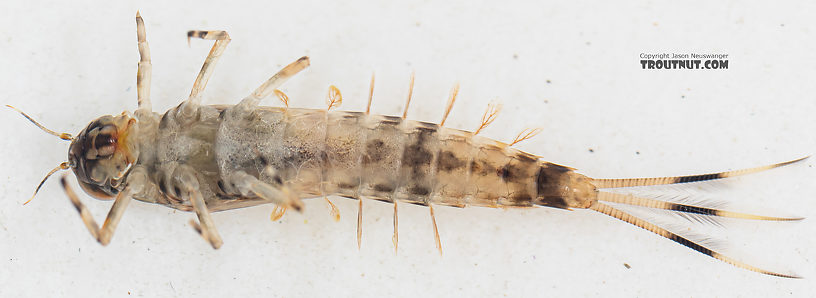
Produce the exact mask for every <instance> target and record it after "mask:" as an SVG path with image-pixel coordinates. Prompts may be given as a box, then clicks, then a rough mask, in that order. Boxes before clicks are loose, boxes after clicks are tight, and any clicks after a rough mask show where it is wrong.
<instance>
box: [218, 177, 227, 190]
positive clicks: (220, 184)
mask: <svg viewBox="0 0 816 298" xmlns="http://www.w3.org/2000/svg"><path fill="white" fill-rule="evenodd" d="M215 184H216V185H218V189H219V190H221V192H223V193H227V191H226V190H224V182H223V181H221V179H218V181H217V182H216V183H215Z"/></svg>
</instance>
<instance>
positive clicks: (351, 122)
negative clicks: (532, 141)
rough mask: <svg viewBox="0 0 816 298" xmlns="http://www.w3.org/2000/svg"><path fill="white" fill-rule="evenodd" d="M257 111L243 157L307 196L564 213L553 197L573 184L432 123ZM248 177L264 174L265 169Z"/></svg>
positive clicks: (532, 161)
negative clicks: (259, 161)
mask: <svg viewBox="0 0 816 298" xmlns="http://www.w3.org/2000/svg"><path fill="white" fill-rule="evenodd" d="M256 113H257V115H256V117H254V118H253V119H251V120H249V122H248V123H247V124H246V125H239V126H248V127H245V128H243V129H244V130H245V131H244V133H246V130H249V131H250V133H249V134H248V135H254V136H252V137H250V138H249V139H248V140H247V142H248V143H255V144H256V145H249V146H244V147H243V148H242V149H241V150H240V151H242V152H243V154H242V155H244V156H247V155H250V156H251V155H256V154H260V155H261V156H262V157H263V159H264V160H266V161H268V162H269V165H271V166H272V167H274V168H275V169H277V175H279V176H280V178H281V179H282V180H283V181H285V182H286V183H287V184H289V185H290V187H291V188H292V189H293V190H295V191H297V192H298V193H300V194H302V196H304V197H310V196H317V195H332V194H337V195H341V196H346V197H351V198H361V197H365V198H372V199H378V200H382V201H389V202H390V201H394V200H399V201H404V202H410V203H414V204H420V205H427V204H429V203H430V204H441V205H449V206H459V207H464V206H466V205H476V206H488V207H497V206H519V207H526V206H533V205H535V204H543V205H551V206H555V207H562V206H558V205H559V204H558V203H557V202H558V201H559V200H560V199H559V198H553V196H555V197H560V196H561V195H562V188H561V187H559V185H561V184H565V183H568V181H569V179H568V178H569V177H568V176H567V175H566V173H567V172H571V170H569V169H567V168H564V167H560V166H557V165H554V164H550V163H545V162H540V161H539V160H538V157H536V156H534V155H531V154H528V153H525V152H522V151H519V150H516V149H512V148H509V147H508V146H507V145H506V144H504V143H500V142H497V141H494V140H491V139H488V138H484V137H479V136H473V135H472V133H470V132H466V131H461V130H456V129H449V128H444V127H439V126H438V125H437V124H433V123H425V122H418V121H410V120H404V119H402V118H400V117H391V116H380V115H366V114H364V113H359V112H327V111H324V110H310V109H293V108H290V109H278V108H261V109H259V110H257V111H256ZM234 128H236V129H238V127H234ZM253 131H254V132H255V133H252V132H253ZM221 132H224V130H222V131H221ZM253 138H254V140H252V139H253ZM247 142H242V143H247ZM253 146H258V148H251V147H253ZM253 153H256V154H253ZM233 162H234V161H233ZM219 163H220V164H221V165H226V164H227V162H225V161H220V162H219ZM244 164H248V162H247V161H245V162H244ZM249 164H252V163H251V162H250V163H249ZM222 170H228V169H223V168H222ZM245 170H246V169H245ZM248 172H250V173H252V172H255V173H259V175H261V176H262V173H260V172H262V171H260V169H257V170H255V171H248ZM261 178H262V180H263V177H261ZM547 197H549V198H547ZM547 200H550V201H553V200H555V202H556V204H553V203H552V202H548V201H547Z"/></svg>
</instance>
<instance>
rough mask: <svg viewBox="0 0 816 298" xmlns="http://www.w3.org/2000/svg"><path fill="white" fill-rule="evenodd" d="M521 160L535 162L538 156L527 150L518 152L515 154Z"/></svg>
mask: <svg viewBox="0 0 816 298" xmlns="http://www.w3.org/2000/svg"><path fill="white" fill-rule="evenodd" d="M515 157H516V158H518V159H519V160H520V161H522V162H537V161H538V157H537V156H535V155H532V154H530V153H527V152H519V153H517V154H516V156H515Z"/></svg>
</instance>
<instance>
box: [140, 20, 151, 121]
mask: <svg viewBox="0 0 816 298" xmlns="http://www.w3.org/2000/svg"><path fill="white" fill-rule="evenodd" d="M136 38H137V40H138V43H139V68H138V70H137V71H136V94H137V99H138V104H139V110H145V111H151V110H152V109H153V108H152V106H151V105H150V77H151V74H152V72H153V65H152V64H151V63H150V47H149V46H148V44H147V37H146V34H145V25H144V20H142V16H141V15H139V12H138V11H137V12H136Z"/></svg>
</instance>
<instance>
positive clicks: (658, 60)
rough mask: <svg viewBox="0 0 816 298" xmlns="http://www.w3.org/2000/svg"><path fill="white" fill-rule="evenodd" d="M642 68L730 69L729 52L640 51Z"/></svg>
mask: <svg viewBox="0 0 816 298" xmlns="http://www.w3.org/2000/svg"><path fill="white" fill-rule="evenodd" d="M640 67H641V68H642V69H728V54H697V53H689V54H677V53H671V54H667V53H658V54H647V53H640Z"/></svg>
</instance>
